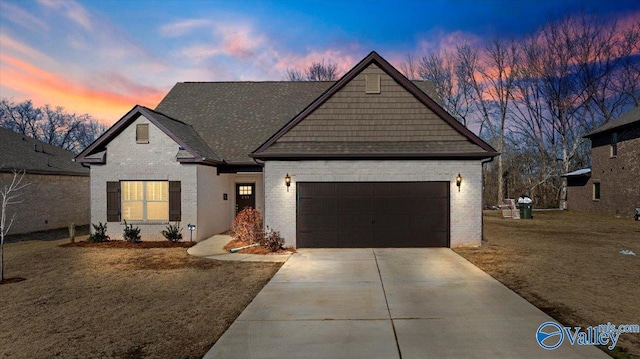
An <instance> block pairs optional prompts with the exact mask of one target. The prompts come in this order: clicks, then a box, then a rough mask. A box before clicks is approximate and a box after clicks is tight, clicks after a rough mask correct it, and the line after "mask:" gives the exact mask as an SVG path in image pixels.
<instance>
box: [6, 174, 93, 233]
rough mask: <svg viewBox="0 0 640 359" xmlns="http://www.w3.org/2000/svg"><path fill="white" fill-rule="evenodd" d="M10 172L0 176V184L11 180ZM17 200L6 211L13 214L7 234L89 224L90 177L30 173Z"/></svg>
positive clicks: (26, 176)
mask: <svg viewBox="0 0 640 359" xmlns="http://www.w3.org/2000/svg"><path fill="white" fill-rule="evenodd" d="M12 178H13V173H5V172H2V173H0V183H2V184H4V183H7V181H9V182H10V181H11V180H12ZM23 183H29V186H27V187H26V188H24V189H23V190H22V191H21V192H20V198H18V200H19V201H22V202H20V203H16V204H13V205H11V206H10V207H9V208H8V209H7V213H8V214H9V215H10V216H11V215H12V214H13V213H15V214H16V217H15V221H14V222H13V225H12V226H11V230H10V232H9V233H10V234H18V233H29V232H36V231H45V230H50V229H56V228H64V227H68V226H69V224H70V223H74V224H75V225H76V226H80V225H85V224H88V223H89V217H90V214H89V177H87V176H65V175H44V174H42V175H40V174H29V173H27V174H26V175H25V176H24V179H23Z"/></svg>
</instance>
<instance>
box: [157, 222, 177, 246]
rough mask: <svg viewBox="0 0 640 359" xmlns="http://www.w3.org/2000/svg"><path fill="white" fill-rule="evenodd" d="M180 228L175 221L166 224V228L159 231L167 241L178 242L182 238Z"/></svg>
mask: <svg viewBox="0 0 640 359" xmlns="http://www.w3.org/2000/svg"><path fill="white" fill-rule="evenodd" d="M180 232H182V228H180V223H178V222H176V224H175V225H171V223H169V225H168V226H167V229H165V230H163V231H162V232H161V233H162V235H163V236H164V238H166V239H167V240H168V241H169V242H179V241H180V240H182V233H180Z"/></svg>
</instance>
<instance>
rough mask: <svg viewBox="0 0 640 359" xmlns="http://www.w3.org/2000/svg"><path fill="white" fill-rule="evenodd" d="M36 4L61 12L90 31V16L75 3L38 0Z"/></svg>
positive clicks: (60, 0)
mask: <svg viewBox="0 0 640 359" xmlns="http://www.w3.org/2000/svg"><path fill="white" fill-rule="evenodd" d="M38 2H39V3H40V4H42V5H44V6H46V7H48V8H50V9H54V10H59V11H61V12H62V13H63V14H64V15H65V16H66V17H67V18H69V19H70V20H72V21H73V22H75V23H76V24H78V25H80V26H82V27H84V28H85V29H87V30H91V29H92V24H91V15H90V14H89V12H88V11H87V10H86V9H85V8H84V7H83V6H82V5H80V4H78V3H77V2H75V1H73V0H64V1H63V0H38Z"/></svg>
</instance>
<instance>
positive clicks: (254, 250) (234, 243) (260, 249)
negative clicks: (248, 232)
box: [224, 239, 296, 255]
mask: <svg viewBox="0 0 640 359" xmlns="http://www.w3.org/2000/svg"><path fill="white" fill-rule="evenodd" d="M250 244H251V243H249V242H244V241H241V240H238V239H232V240H231V241H230V242H229V243H227V244H226V245H225V246H224V250H225V251H230V250H232V249H233V248H238V247H243V246H248V245H250ZM236 253H243V254H266V255H268V254H291V253H296V250H295V249H293V248H285V249H279V250H278V251H276V252H271V251H270V250H269V249H267V248H265V247H262V246H257V247H250V248H245V249H242V250H240V251H238V252H236Z"/></svg>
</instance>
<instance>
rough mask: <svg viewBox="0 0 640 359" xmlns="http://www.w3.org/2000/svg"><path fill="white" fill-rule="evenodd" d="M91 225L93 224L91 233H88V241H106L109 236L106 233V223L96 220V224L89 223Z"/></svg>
mask: <svg viewBox="0 0 640 359" xmlns="http://www.w3.org/2000/svg"><path fill="white" fill-rule="evenodd" d="M91 225H92V226H93V233H91V234H90V235H89V242H94V243H98V242H106V241H108V240H109V239H111V238H109V236H108V235H107V224H106V223H105V224H102V222H98V224H97V225H96V224H93V223H91Z"/></svg>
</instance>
